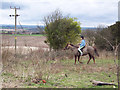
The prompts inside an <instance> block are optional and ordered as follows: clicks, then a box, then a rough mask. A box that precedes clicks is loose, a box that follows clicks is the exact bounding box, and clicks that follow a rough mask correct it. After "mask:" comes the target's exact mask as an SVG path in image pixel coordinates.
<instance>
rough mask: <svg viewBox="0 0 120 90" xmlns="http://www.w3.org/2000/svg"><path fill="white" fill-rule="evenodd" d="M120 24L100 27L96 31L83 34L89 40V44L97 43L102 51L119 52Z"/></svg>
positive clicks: (87, 31)
mask: <svg viewBox="0 0 120 90" xmlns="http://www.w3.org/2000/svg"><path fill="white" fill-rule="evenodd" d="M119 28H120V22H116V23H115V24H114V25H111V26H108V27H104V26H99V27H98V28H97V29H96V30H86V31H84V32H82V34H83V35H85V37H86V38H87V39H88V43H89V44H90V45H91V43H95V45H96V46H97V47H98V48H99V49H100V50H104V49H106V50H109V51H111V50H115V49H116V50H117V48H118V46H119V44H120V30H119Z"/></svg>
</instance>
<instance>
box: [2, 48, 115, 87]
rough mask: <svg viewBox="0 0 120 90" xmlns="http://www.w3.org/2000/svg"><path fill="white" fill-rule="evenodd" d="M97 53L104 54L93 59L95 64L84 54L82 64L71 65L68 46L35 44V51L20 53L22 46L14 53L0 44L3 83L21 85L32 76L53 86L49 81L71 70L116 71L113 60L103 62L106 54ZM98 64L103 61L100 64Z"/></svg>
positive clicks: (26, 83)
mask: <svg viewBox="0 0 120 90" xmlns="http://www.w3.org/2000/svg"><path fill="white" fill-rule="evenodd" d="M107 54H108V56H109V54H110V55H111V53H107ZM101 55H104V56H100V58H99V59H98V60H99V61H96V62H97V63H98V64H96V65H94V64H93V62H92V61H91V62H90V64H91V65H87V64H86V62H87V59H88V57H87V56H86V57H83V58H82V61H83V62H84V63H85V64H83V65H82V64H81V65H80V64H78V65H74V60H73V59H74V55H73V54H72V51H69V50H68V51H64V50H61V51H51V52H49V51H44V50H43V49H41V48H39V49H38V50H36V51H32V50H31V51H29V53H23V51H22V49H18V50H17V53H16V56H15V53H14V50H11V49H9V48H8V49H5V48H3V49H2V63H3V72H2V78H3V87H25V86H29V85H31V83H34V82H35V81H34V80H47V81H48V82H49V83H50V85H53V86H54V85H55V81H54V82H53V81H52V80H55V79H56V80H57V81H60V82H61V81H62V80H63V79H64V78H65V76H66V75H70V76H72V77H73V74H77V73H78V74H80V75H82V74H86V75H88V73H89V74H90V75H91V74H92V73H94V74H96V73H101V72H108V71H110V72H113V73H116V69H115V67H114V65H113V63H112V64H111V61H110V64H105V62H106V63H108V62H109V60H110V57H106V56H105V55H106V54H103V53H101ZM105 57H106V58H105ZM104 58H105V59H106V60H108V61H103V63H101V61H100V60H102V59H104ZM84 59H85V60H84ZM99 63H100V64H99ZM101 64H103V65H102V66H101ZM104 64H105V65H104ZM61 73H62V74H61ZM72 73H73V74H72ZM59 75H62V76H59ZM86 75H85V76H86ZM66 77H67V76H66ZM86 77H87V76H86ZM58 78H59V79H58ZM73 78H74V77H73ZM65 82H67V81H65ZM66 85H67V84H66ZM63 86H64V85H63ZM68 86H69V85H68ZM51 87H52V86H51ZM59 87H60V86H59ZM70 87H71V86H70Z"/></svg>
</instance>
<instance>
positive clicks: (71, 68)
mask: <svg viewBox="0 0 120 90" xmlns="http://www.w3.org/2000/svg"><path fill="white" fill-rule="evenodd" d="M82 61H83V64H79V63H78V62H77V64H76V65H74V60H58V61H53V60H50V61H48V62H47V63H46V66H45V67H46V69H45V67H44V68H42V69H43V70H45V71H44V73H43V76H42V79H44V80H46V82H47V83H45V84H43V83H42V82H41V83H40V84H35V83H33V82H31V78H32V77H31V76H28V77H22V78H21V76H19V75H18V77H17V79H20V78H21V79H22V80H23V78H24V82H23V84H22V85H23V86H22V87H25V88H33V87H37V88H113V86H108V85H105V86H94V85H93V84H92V82H90V81H91V80H96V81H102V82H108V83H114V84H117V76H116V69H115V65H114V61H113V60H110V59H108V60H107V59H97V60H96V64H93V61H92V60H91V61H90V63H89V64H88V65H87V64H86V63H87V61H88V60H86V59H85V60H82ZM31 63H32V62H30V61H22V62H21V63H19V65H18V66H17V68H18V69H20V71H24V72H25V73H28V71H29V70H32V69H33V67H31ZM24 66H26V67H29V68H27V69H24V68H23V67H24ZM50 68H51V69H50ZM30 72H31V71H30ZM66 75H67V77H66ZM2 76H3V77H4V81H5V82H7V81H10V80H9V79H10V78H8V77H12V81H14V80H16V79H14V78H15V77H16V76H15V75H13V74H12V73H10V72H6V73H3V74H2ZM47 77H48V78H47ZM7 79H8V80H7ZM28 83H29V84H28ZM116 88H118V87H117V86H116Z"/></svg>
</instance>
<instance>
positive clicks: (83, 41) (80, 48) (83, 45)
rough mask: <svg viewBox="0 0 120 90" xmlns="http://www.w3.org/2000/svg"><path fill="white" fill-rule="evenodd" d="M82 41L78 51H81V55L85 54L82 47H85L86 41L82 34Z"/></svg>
mask: <svg viewBox="0 0 120 90" xmlns="http://www.w3.org/2000/svg"><path fill="white" fill-rule="evenodd" d="M81 39H82V40H81V43H80V46H79V48H78V51H79V52H80V53H81V56H82V55H83V52H82V49H83V48H84V47H85V45H86V43H85V40H84V36H81Z"/></svg>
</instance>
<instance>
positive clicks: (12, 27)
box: [0, 25, 96, 31]
mask: <svg viewBox="0 0 120 90" xmlns="http://www.w3.org/2000/svg"><path fill="white" fill-rule="evenodd" d="M39 27H40V28H42V29H44V26H39ZM0 28H3V29H14V25H0ZM17 28H18V29H24V30H32V31H33V30H35V31H37V30H38V27H37V25H22V26H20V25H17ZM86 29H96V28H95V27H81V30H86Z"/></svg>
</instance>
